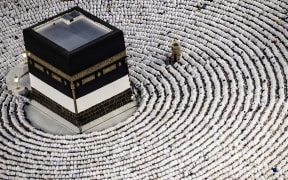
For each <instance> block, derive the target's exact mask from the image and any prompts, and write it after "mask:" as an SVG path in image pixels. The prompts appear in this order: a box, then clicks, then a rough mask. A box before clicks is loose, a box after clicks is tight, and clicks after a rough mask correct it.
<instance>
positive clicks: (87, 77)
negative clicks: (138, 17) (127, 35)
mask: <svg viewBox="0 0 288 180" xmlns="http://www.w3.org/2000/svg"><path fill="white" fill-rule="evenodd" d="M23 35H24V42H25V48H26V54H27V57H28V68H29V78H30V83H31V90H30V92H29V95H30V97H31V98H32V99H34V100H36V101H38V102H39V103H40V104H42V105H44V106H45V107H47V108H48V109H50V110H52V111H53V112H55V113H57V114H58V115H60V116H61V117H63V118H65V119H66V120H68V121H70V122H71V123H73V124H74V125H76V126H78V127H79V126H82V125H84V124H87V123H89V122H90V121H93V120H95V119H97V118H99V117H101V116H103V115H105V114H107V113H109V112H112V111H113V110H115V109H117V108H119V107H121V106H123V105H125V104H127V103H130V102H131V101H132V100H131V96H132V92H131V88H130V81H129V76H128V66H127V60H126V50H125V42H124V36H123V32H122V31H121V30H119V29H117V28H116V27H114V26H112V25H110V24H108V23H106V22H104V21H103V20H101V19H99V18H97V17H96V16H94V15H92V14H90V13H88V12H86V11H85V10H83V9H81V8H79V7H74V8H72V9H70V10H68V11H65V12H63V13H61V14H59V15H56V16H54V17H51V18H49V19H46V20H45V21H43V22H40V23H38V24H36V25H34V26H32V27H29V28H27V29H24V30H23Z"/></svg>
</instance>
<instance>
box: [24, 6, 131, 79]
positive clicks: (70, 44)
mask: <svg viewBox="0 0 288 180" xmlns="http://www.w3.org/2000/svg"><path fill="white" fill-rule="evenodd" d="M23 34H24V42H25V48H26V50H27V51H28V52H29V53H31V54H33V55H35V56H37V57H39V58H41V59H42V60H44V61H45V62H47V63H49V64H50V65H52V66H53V67H55V68H57V69H61V71H63V72H64V73H66V74H68V75H74V74H76V73H78V72H80V71H83V70H85V69H87V68H89V67H90V66H93V65H95V64H97V63H100V62H102V61H103V60H105V59H108V58H110V57H111V56H113V55H115V54H118V53H120V52H122V51H125V42H124V37H123V32H122V31H121V30H119V29H118V28H116V27H114V26H112V25H110V24H109V23H107V22H105V21H103V20H101V19H99V18H98V17H96V16H94V15H92V14H90V13H89V12H87V11H85V10H83V9H81V8H80V7H77V6H76V7H74V8H72V9H69V10H67V11H64V12H62V13H60V14H58V15H56V16H53V17H51V18H48V19H46V20H44V21H42V22H39V23H37V24H35V25H33V26H31V27H29V28H26V29H24V30H23Z"/></svg>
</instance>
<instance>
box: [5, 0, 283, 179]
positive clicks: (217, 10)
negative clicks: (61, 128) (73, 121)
mask: <svg viewBox="0 0 288 180" xmlns="http://www.w3.org/2000/svg"><path fill="white" fill-rule="evenodd" d="M74 6H79V7H81V8H83V9H85V10H87V11H89V12H91V13H92V14H94V15H96V16H98V17H99V18H101V19H104V20H105V21H107V22H109V23H111V24H112V25H115V26H116V27H118V28H119V29H121V30H123V32H124V37H125V42H126V48H127V57H128V65H129V74H130V80H131V82H133V83H134V84H136V85H137V86H139V87H140V91H141V102H140V105H139V108H138V109H137V111H136V112H135V113H134V114H133V115H132V116H131V117H129V118H128V119H127V120H125V121H123V122H121V123H119V124H117V125H116V126H114V127H110V128H108V129H105V130H103V131H99V132H92V133H84V134H76V135H54V134H49V133H46V132H44V131H41V130H39V129H37V128H35V127H33V126H32V125H31V123H30V122H29V119H28V118H27V117H26V116H25V111H24V106H25V103H24V101H23V99H21V98H19V97H17V96H14V95H11V94H9V92H8V89H7V84H6V82H5V75H6V74H7V72H8V71H9V69H10V68H12V67H14V66H15V65H16V64H18V63H20V62H22V61H23V59H22V58H21V52H22V51H23V49H24V42H23V36H22V30H23V29H24V28H27V27H29V26H31V25H33V24H35V23H37V22H40V21H43V20H44V19H45V18H48V17H51V16H54V15H56V14H58V13H60V12H62V11H64V10H67V9H69V8H72V7H74ZM0 8H1V10H0V27H1V29H0V33H1V34H0V40H1V41H0V68H1V70H0V73H1V74H0V78H1V97H0V102H1V103H0V107H1V119H0V120H1V121H0V161H1V163H0V176H1V178H4V179H163V180H164V179H165V180H166V179H286V178H287V177H288V149H287V148H288V132H287V127H288V118H287V115H288V114H287V113H288V92H287V79H288V68H287V67H288V41H287V40H288V18H287V17H288V2H287V1H285V0H279V1H278V0H272V1H264V0H263V1H262V0H255V1H250V0H227V1H226V0H209V1H208V0H200V1H199V0H197V1H196V0H192V1H188V0H187V1H186V0H163V1H160V0H152V1H150V0H149V1H148V0H144V1H128V0H117V1H116V0H111V1H104V0H102V1H84V0H75V1H56V0H52V1H45V0H40V1H38V0H23V1H18V0H13V1H8V0H4V1H1V2H0ZM173 39H177V40H178V41H179V42H180V44H181V46H182V58H181V59H180V60H179V61H178V62H177V63H175V64H173V65H167V64H166V63H165V59H167V56H169V54H170V53H171V41H172V40H173Z"/></svg>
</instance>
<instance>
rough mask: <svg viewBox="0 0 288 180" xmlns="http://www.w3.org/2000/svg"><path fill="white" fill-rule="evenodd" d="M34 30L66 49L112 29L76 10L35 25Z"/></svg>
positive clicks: (73, 47)
mask: <svg viewBox="0 0 288 180" xmlns="http://www.w3.org/2000/svg"><path fill="white" fill-rule="evenodd" d="M34 30H35V31H36V32H38V33H39V34H41V35H42V36H44V37H46V38H47V39H49V40H51V41H53V42H54V43H56V44H58V45H59V46H61V47H63V48H64V49H66V50H68V51H71V50H74V49H76V48H78V47H80V46H81V45H84V44H86V43H88V42H90V41H92V40H94V39H97V38H99V37H101V36H103V35H105V34H107V33H109V32H111V31H112V30H111V29H110V28H108V27H106V26H105V25H103V24H101V23H98V22H97V21H92V20H91V19H89V18H87V17H86V16H85V15H83V14H82V13H80V12H79V11H77V10H73V11H72V12H69V13H66V14H64V15H62V16H58V17H57V18H55V19H53V20H52V21H49V22H48V23H44V24H41V25H39V26H36V27H35V28H34Z"/></svg>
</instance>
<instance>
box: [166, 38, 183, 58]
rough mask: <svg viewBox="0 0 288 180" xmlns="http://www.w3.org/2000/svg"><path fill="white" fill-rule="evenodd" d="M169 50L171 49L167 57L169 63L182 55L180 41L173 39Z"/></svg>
mask: <svg viewBox="0 0 288 180" xmlns="http://www.w3.org/2000/svg"><path fill="white" fill-rule="evenodd" d="M171 50H172V55H171V56H170V58H169V63H170V64H174V63H175V62H177V61H178V60H179V59H180V58H181V57H182V53H181V46H180V43H179V42H178V41H177V40H176V39H174V40H173V42H172V46H171Z"/></svg>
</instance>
